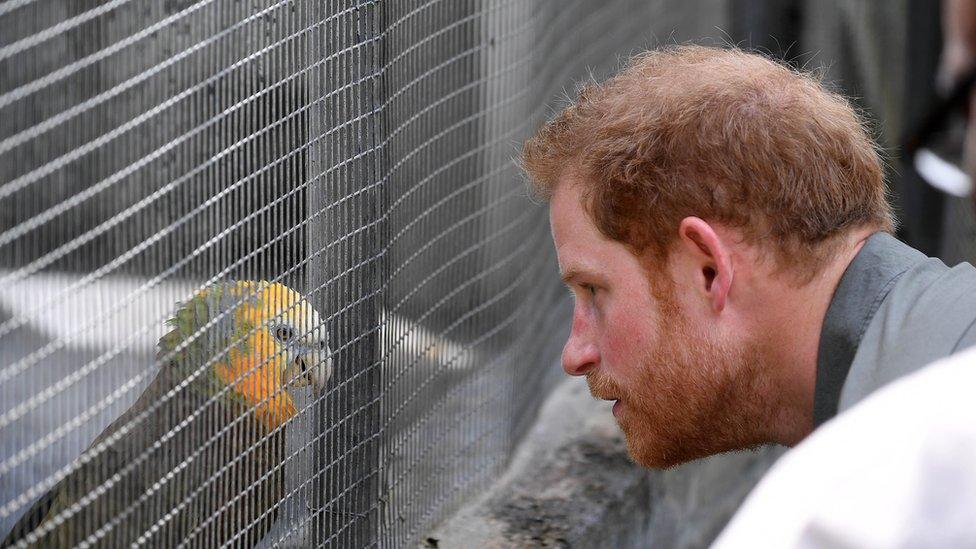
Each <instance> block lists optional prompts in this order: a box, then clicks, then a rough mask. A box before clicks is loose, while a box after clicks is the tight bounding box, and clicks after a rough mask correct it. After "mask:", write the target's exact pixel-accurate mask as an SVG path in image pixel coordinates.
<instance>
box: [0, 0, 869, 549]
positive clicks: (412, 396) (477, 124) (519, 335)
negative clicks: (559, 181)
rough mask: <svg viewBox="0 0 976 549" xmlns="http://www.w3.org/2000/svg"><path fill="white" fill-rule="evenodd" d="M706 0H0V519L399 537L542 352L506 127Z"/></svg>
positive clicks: (292, 538)
mask: <svg viewBox="0 0 976 549" xmlns="http://www.w3.org/2000/svg"><path fill="white" fill-rule="evenodd" d="M733 4H735V3H734V2H733ZM733 7H734V6H733ZM730 9H731V8H730V6H729V4H728V2H726V1H724V0H686V1H683V2H672V1H669V0H657V1H651V2H648V1H638V0H613V1H606V2H586V1H583V0H576V1H572V2H560V1H556V0H531V1H526V0H450V1H448V0H402V1H397V2H392V1H384V0H372V1H367V0H327V1H321V2H307V1H301V0H281V1H267V2H244V1H240V0H233V1H232V0H205V1H200V2H193V1H189V0H168V1H166V2H156V1H148V0H73V1H65V0H8V1H7V2H5V3H2V4H0V229H2V233H0V533H6V532H8V531H10V534H9V537H8V538H7V541H8V542H11V543H13V544H14V545H15V546H20V547H24V546H29V545H32V544H35V543H39V542H40V543H43V542H51V543H54V544H55V545H83V546H92V545H95V546H113V547H114V546H119V545H123V544H133V543H134V544H137V545H149V546H157V545H164V546H180V545H183V546H222V545H230V546H256V545H260V546H309V545H315V546H344V547H346V546H350V547H351V546H356V547H358V546H371V545H382V546H400V545H407V544H411V543H415V542H416V540H418V539H419V538H421V537H422V535H423V534H424V532H426V531H427V530H428V529H429V528H431V527H432V526H433V525H434V524H435V523H436V522H438V521H439V520H441V519H442V518H444V516H445V515H446V514H447V513H449V512H450V511H451V510H452V509H455V508H456V507H457V506H458V505H459V504H460V503H461V502H463V501H464V500H465V499H466V498H469V497H471V496H472V495H473V494H474V493H476V491H477V490H478V489H479V488H481V487H483V486H484V485H485V484H486V483H487V482H489V481H490V480H491V479H493V478H495V477H497V475H498V474H499V473H500V472H501V470H502V469H503V468H504V466H505V464H506V462H507V460H508V458H509V456H510V455H511V452H512V450H513V447H514V445H515V444H516V443H517V442H518V441H519V439H520V438H521V437H522V435H523V434H524V433H525V432H526V431H527V429H528V427H529V425H530V424H531V422H532V420H533V418H534V416H535V412H536V410H537V408H538V406H539V404H540V403H541V400H542V397H543V396H544V395H545V394H546V392H547V390H548V389H549V388H550V387H551V386H552V385H553V381H554V380H555V379H556V376H557V375H558V371H557V370H556V369H554V368H552V365H553V364H554V363H555V361H556V359H557V358H558V352H559V349H560V346H561V343H562V341H563V337H564V335H565V329H566V328H567V326H566V319H567V318H568V306H569V304H568V301H567V299H566V295H565V293H564V292H563V291H562V290H561V287H560V286H559V283H558V277H557V276H556V272H555V266H554V252H553V250H552V249H551V244H550V243H549V233H548V223H547V219H546V215H545V210H544V209H543V208H540V207H538V206H537V205H534V204H532V202H531V201H530V200H528V199H527V197H526V191H525V188H524V185H523V182H522V180H521V176H520V175H519V172H518V169H517V167H516V165H515V163H514V161H513V157H514V156H515V154H516V151H517V149H518V146H519V144H520V143H521V142H522V141H523V140H524V138H525V137H526V136H527V135H528V134H529V132H531V131H532V130H533V129H534V128H535V127H536V126H537V125H538V124H539V123H540V122H541V120H542V119H543V118H544V117H545V116H547V114H548V112H549V111H548V110H547V107H546V106H547V105H550V104H551V102H552V99H553V98H554V97H558V96H559V95H561V94H563V93H565V92H571V91H572V86H573V83H574V82H576V81H578V80H580V79H581V78H583V77H585V76H586V75H588V74H592V75H593V76H595V77H598V78H599V77H601V76H603V75H605V74H607V73H608V72H610V71H611V70H612V69H613V68H615V67H616V66H617V64H618V60H619V58H620V57H622V56H626V55H627V54H628V53H630V52H632V51H635V50H637V49H640V48H642V47H647V46H649V45H654V44H658V43H661V42H669V41H674V42H681V41H685V40H689V39H699V38H701V37H703V36H712V37H717V39H716V40H714V43H719V42H720V41H721V40H722V37H727V38H734V37H733V36H728V35H726V34H725V31H724V30H723V29H725V28H728V27H729V25H728V23H729V10H730ZM811 32H812V31H811ZM841 32H842V34H843V35H844V36H850V35H851V32H850V31H849V30H844V31H841ZM885 74H887V73H885ZM875 80H876V79H875ZM872 89H876V90H880V91H878V93H882V94H883V89H884V88H883V86H882V87H875V88H872ZM15 523H16V526H15ZM11 529H12V530H11Z"/></svg>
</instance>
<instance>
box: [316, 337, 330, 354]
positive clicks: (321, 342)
mask: <svg viewBox="0 0 976 549" xmlns="http://www.w3.org/2000/svg"><path fill="white" fill-rule="evenodd" d="M316 346H317V347H318V348H319V350H320V351H324V350H326V349H328V348H329V345H328V344H327V343H326V342H325V340H324V339H320V340H319V341H318V343H316Z"/></svg>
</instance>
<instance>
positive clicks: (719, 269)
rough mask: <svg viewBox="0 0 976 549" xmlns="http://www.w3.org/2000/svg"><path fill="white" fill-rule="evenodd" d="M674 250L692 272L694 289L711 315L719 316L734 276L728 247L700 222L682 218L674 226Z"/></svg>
mask: <svg viewBox="0 0 976 549" xmlns="http://www.w3.org/2000/svg"><path fill="white" fill-rule="evenodd" d="M678 246H679V247H680V248H681V250H682V252H684V253H685V254H686V256H687V257H689V258H690V260H691V264H692V266H693V267H694V268H695V270H696V275H695V278H694V280H695V285H696V286H697V289H698V290H699V291H701V292H703V293H704V296H705V297H706V298H707V299H708V300H709V301H710V303H711V308H712V310H713V311H714V312H716V313H718V312H721V311H722V310H723V309H725V303H726V300H727V299H728V296H729V290H730V289H731V288H732V277H733V274H734V273H733V268H732V254H731V251H730V249H729V247H728V244H727V243H726V242H725V241H723V240H722V238H721V237H720V236H719V235H718V233H716V232H715V229H713V228H712V226H711V225H709V224H708V223H707V222H705V221H704V220H703V219H700V218H697V217H686V218H684V219H682V220H681V224H680V225H678Z"/></svg>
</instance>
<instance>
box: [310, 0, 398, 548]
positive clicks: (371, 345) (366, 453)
mask: <svg viewBox="0 0 976 549" xmlns="http://www.w3.org/2000/svg"><path fill="white" fill-rule="evenodd" d="M378 11H379V6H377V2H376V1H375V0H371V1H367V0H340V1H330V2H328V3H327V5H326V6H322V5H321V4H319V5H318V6H317V7H316V8H313V12H315V13H314V15H313V17H312V19H314V21H313V23H312V24H313V25H314V24H319V23H324V24H323V25H321V27H322V30H321V31H320V32H317V33H314V36H313V38H312V39H311V40H310V41H309V48H310V49H311V63H312V64H313V65H315V64H316V63H319V62H321V61H323V60H325V62H324V63H321V64H320V65H318V66H317V68H316V70H313V71H312V72H311V73H310V78H309V93H308V100H309V102H310V103H314V104H315V108H313V109H310V110H309V112H310V117H311V120H310V121H309V122H310V123H309V126H308V127H309V140H310V141H311V142H312V143H313V146H312V147H311V148H310V152H309V162H308V170H309V173H308V181H309V211H308V215H309V217H310V219H311V222H310V223H309V248H308V251H309V255H310V257H311V261H310V262H309V274H308V286H309V290H310V292H311V294H312V296H313V297H312V300H313V302H314V304H315V305H316V307H317V308H319V310H322V311H327V313H326V316H328V317H329V321H328V322H327V324H328V329H329V333H330V341H331V344H332V351H333V357H332V358H333V365H334V368H335V372H334V374H333V378H332V381H331V382H330V390H329V391H328V394H327V395H325V396H324V397H323V398H320V400H319V402H318V403H317V405H316V406H315V420H314V424H315V426H314V427H313V429H312V431H313V441H314V442H313V447H312V454H313V460H312V461H313V463H312V468H313V472H312V474H313V479H312V482H311V483H310V487H311V492H312V493H311V494H310V495H309V507H310V510H309V511H310V514H311V529H310V530H311V531H310V537H311V539H310V541H311V543H312V544H313V545H314V546H315V547H323V546H327V547H367V546H372V545H376V544H377V543H378V530H379V523H378V505H377V500H378V494H379V483H378V474H379V403H380V401H379V394H380V364H379V335H380V322H381V314H380V297H381V295H380V285H381V284H382V277H381V272H382V269H381V265H382V259H383V257H382V256H383V254H382V249H383V245H384V243H383V241H382V239H381V235H382V232H381V228H382V226H383V225H382V201H381V200H380V197H381V195H382V191H383V188H382V186H381V185H380V182H379V177H380V176H379V173H380V170H379V169H378V168H379V166H378V158H379V156H378V153H377V145H378V143H379V139H378V136H377V131H378V130H377V128H378V127H379V125H380V124H379V122H378V120H377V118H376V117H377V114H376V110H377V100H378V98H377V97H376V95H377V94H376V90H377V77H378V71H379V67H378V63H377V51H378V35H377V32H378V25H377V12H378Z"/></svg>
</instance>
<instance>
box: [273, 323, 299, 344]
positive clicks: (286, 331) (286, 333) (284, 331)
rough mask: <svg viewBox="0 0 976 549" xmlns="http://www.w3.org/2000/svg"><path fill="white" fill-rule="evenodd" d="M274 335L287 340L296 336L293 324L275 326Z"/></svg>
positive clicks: (281, 339) (279, 339)
mask: <svg viewBox="0 0 976 549" xmlns="http://www.w3.org/2000/svg"><path fill="white" fill-rule="evenodd" d="M274 335H275V337H276V338H278V341H282V342H285V341H289V340H291V338H293V337H295V330H293V329H292V328H291V326H278V327H277V328H275V331H274Z"/></svg>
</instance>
